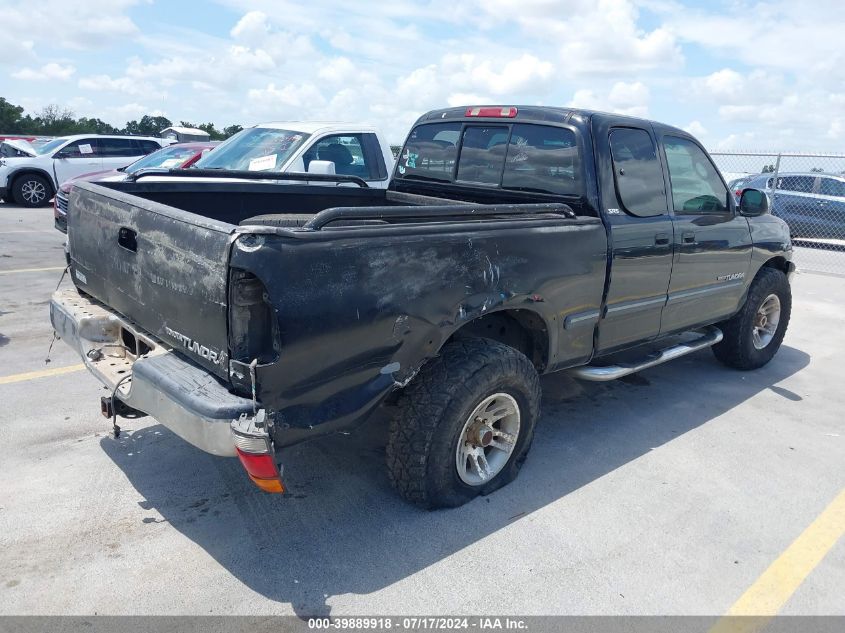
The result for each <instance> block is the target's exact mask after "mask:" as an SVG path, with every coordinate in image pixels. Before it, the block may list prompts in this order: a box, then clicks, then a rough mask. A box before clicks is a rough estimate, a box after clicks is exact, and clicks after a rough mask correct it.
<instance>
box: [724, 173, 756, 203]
mask: <svg viewBox="0 0 845 633" xmlns="http://www.w3.org/2000/svg"><path fill="white" fill-rule="evenodd" d="M754 177H755V176H754V174H750V175H748V176H742V177H740V178H734V179H733V180H731V181H729V182H728V189H729V190H730V191H731V193H733V196H734V200H736V201H737V202H739V199H740V198H741V197H742V190H743V189H744V188H745V185H746V184H747V183H748V182H750V181H751V180H752V179H753V178H754Z"/></svg>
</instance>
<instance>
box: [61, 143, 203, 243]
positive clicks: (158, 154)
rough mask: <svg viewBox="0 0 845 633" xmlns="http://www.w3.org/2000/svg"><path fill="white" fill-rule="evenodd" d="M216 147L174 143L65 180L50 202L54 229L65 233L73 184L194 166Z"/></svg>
mask: <svg viewBox="0 0 845 633" xmlns="http://www.w3.org/2000/svg"><path fill="white" fill-rule="evenodd" d="M216 145H219V142H218V141H214V142H205V143H177V144H175V145H168V146H167V147H162V148H161V149H159V150H156V151H155V152H152V153H151V154H147V155H146V156H144V157H143V158H139V159H138V160H136V161H135V162H134V163H131V164H129V165H126V166H125V167H118V168H117V169H107V170H104V171H95V172H93V173H90V174H83V175H81V176H77V177H76V178H71V179H70V180H66V181H65V182H63V183H62V184H61V185H60V186H59V190H58V191H57V192H56V196H55V197H54V198H53V217H54V218H55V226H56V228H57V229H58V230H59V231H61V232H62V233H67V204H68V197H69V196H70V192H71V190H73V187H74V185H75V184H76V183H77V182H79V181H81V180H85V181H87V182H102V181H118V180H125V179H126V178H127V176H129V175H130V174H134V173H135V172H137V171H140V170H141V169H150V168H156V167H164V168H168V169H176V168H178V169H185V168H187V167H190V166H191V165H193V164H194V163H196V162H197V161H198V160H199V159H200V157H202V155H203V154H205V153H207V152H209V151H211V149H212V148H213V147H215V146H216Z"/></svg>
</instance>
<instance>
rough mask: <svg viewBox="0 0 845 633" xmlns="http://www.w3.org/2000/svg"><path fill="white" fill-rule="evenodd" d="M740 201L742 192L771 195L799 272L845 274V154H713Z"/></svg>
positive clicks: (772, 205) (775, 212) (773, 206)
mask: <svg viewBox="0 0 845 633" xmlns="http://www.w3.org/2000/svg"><path fill="white" fill-rule="evenodd" d="M711 155H712V156H713V160H714V161H716V165H717V167H718V168H719V169H720V170H721V172H722V175H723V176H724V177H725V180H726V181H727V182H728V184H729V186H730V188H731V192H732V193H733V194H734V196H736V198H737V201H738V200H739V196H740V194H741V193H742V190H743V189H748V188H751V189H761V190H763V191H765V192H766V193H767V194H768V195H769V200H770V202H771V209H772V214H773V215H776V216H778V217H780V218H783V220H784V221H785V222H786V223H787V224H788V225H789V230H790V233H791V234H792V240H793V244H794V246H795V262H796V264H797V265H798V267H799V268H801V269H803V270H808V271H814V272H824V273H834V274H840V275H845V154H800V153H794V154H788V153H782V152H769V153H767V152H713V153H712V154H711Z"/></svg>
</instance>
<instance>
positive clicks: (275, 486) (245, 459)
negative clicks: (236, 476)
mask: <svg viewBox="0 0 845 633" xmlns="http://www.w3.org/2000/svg"><path fill="white" fill-rule="evenodd" d="M237 450H238V458H240V460H241V464H243V467H244V469H245V470H246V474H247V475H249V478H250V479H252V483H254V484H255V485H256V486H258V487H259V488H261V489H262V490H263V491H264V492H274V493H283V492H284V491H285V485H284V484H283V483H282V475H281V473H280V472H279V468H278V466H276V460H275V459H273V455H272V454H270V453H264V454H262V455H256V454H254V453H245V452H244V451H242V450H241V449H240V448H239V449H237Z"/></svg>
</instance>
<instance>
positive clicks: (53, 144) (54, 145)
mask: <svg viewBox="0 0 845 633" xmlns="http://www.w3.org/2000/svg"><path fill="white" fill-rule="evenodd" d="M65 143H67V139H66V138H54V139H53V140H52V141H50V142H49V143H44V145H42V146H41V147H36V148H35V153H36V154H38V155H39V156H43V155H44V154H51V153H52V152H53V151H54V150H57V149H59V148H60V147H61V146H62V145H64V144H65Z"/></svg>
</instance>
